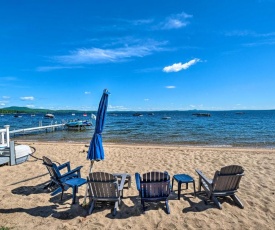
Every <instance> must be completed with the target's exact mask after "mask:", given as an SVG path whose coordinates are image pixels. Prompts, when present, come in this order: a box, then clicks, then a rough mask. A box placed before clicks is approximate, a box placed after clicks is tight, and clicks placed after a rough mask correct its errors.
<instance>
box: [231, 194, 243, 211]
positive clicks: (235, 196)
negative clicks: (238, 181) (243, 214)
mask: <svg viewBox="0 0 275 230" xmlns="http://www.w3.org/2000/svg"><path fill="white" fill-rule="evenodd" d="M230 197H231V198H232V199H233V200H234V202H235V203H236V204H237V205H238V206H239V207H240V208H244V206H243V204H242V202H241V201H240V199H239V197H237V195H235V194H234V195H231V196H230Z"/></svg>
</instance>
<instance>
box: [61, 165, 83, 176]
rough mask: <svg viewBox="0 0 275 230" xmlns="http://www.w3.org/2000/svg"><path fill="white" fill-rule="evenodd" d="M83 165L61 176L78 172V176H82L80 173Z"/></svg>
mask: <svg viewBox="0 0 275 230" xmlns="http://www.w3.org/2000/svg"><path fill="white" fill-rule="evenodd" d="M82 167H83V166H78V167H77V168H75V169H73V170H71V171H69V172H67V173H64V174H63V175H62V176H61V178H64V177H67V176H69V175H71V174H74V173H77V176H78V177H81V175H80V169H81V168H82Z"/></svg>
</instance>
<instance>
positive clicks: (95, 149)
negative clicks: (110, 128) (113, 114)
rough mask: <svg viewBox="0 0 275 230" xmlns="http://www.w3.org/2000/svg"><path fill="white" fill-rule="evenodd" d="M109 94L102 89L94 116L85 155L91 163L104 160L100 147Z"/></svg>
mask: <svg viewBox="0 0 275 230" xmlns="http://www.w3.org/2000/svg"><path fill="white" fill-rule="evenodd" d="M109 94H110V93H109V92H108V90H107V89H104V91H103V95H102V97H101V100H100V103H99V106H98V111H97V115H96V124H95V132H94V135H93V138H92V140H91V142H90V147H89V150H88V154H87V160H91V161H100V160H104V149H103V146H102V137H101V134H102V131H103V127H104V123H105V117H106V112H107V106H108V96H109Z"/></svg>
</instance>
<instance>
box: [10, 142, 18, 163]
mask: <svg viewBox="0 0 275 230" xmlns="http://www.w3.org/2000/svg"><path fill="white" fill-rule="evenodd" d="M9 145H10V165H15V163H16V162H15V158H16V156H15V146H14V141H11V142H10V143H9Z"/></svg>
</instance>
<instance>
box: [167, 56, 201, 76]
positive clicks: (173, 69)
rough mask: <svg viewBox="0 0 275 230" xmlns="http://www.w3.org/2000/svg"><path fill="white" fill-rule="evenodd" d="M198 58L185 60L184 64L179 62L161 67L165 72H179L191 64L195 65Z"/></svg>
mask: <svg viewBox="0 0 275 230" xmlns="http://www.w3.org/2000/svg"><path fill="white" fill-rule="evenodd" d="M199 61H200V59H198V58H195V59H192V60H191V61H189V62H186V63H184V64H182V63H181V62H179V63H175V64H173V65H171V66H166V67H164V68H163V70H162V71H163V72H166V73H169V72H179V71H181V70H183V69H184V70H185V69H188V68H189V67H190V66H192V65H195V64H196V63H197V62H199Z"/></svg>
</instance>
